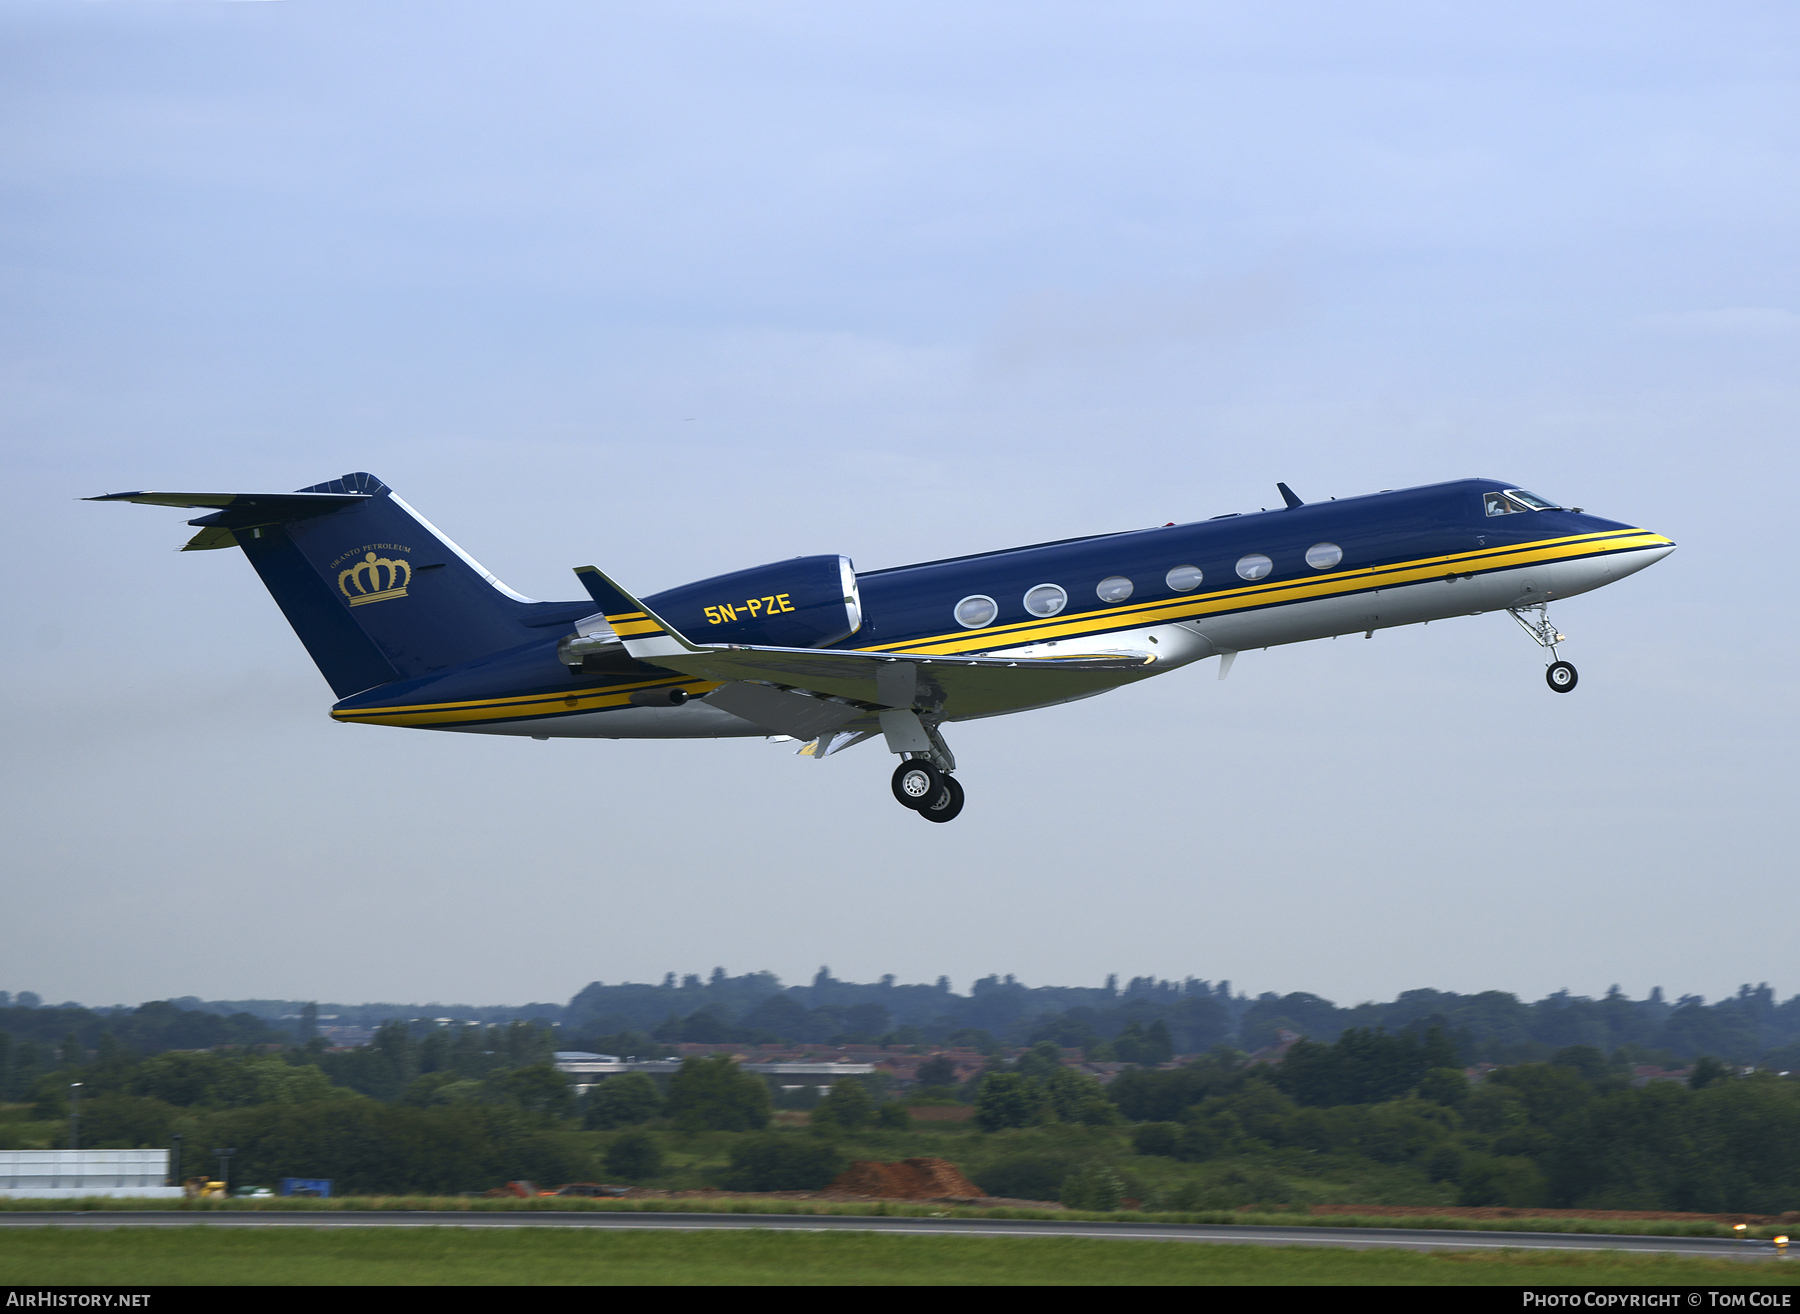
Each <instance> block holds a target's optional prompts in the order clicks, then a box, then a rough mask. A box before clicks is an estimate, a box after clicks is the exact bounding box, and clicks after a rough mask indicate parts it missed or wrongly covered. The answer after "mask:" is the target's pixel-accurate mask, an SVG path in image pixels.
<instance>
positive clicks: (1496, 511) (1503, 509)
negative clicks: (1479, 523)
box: [1481, 493, 1525, 516]
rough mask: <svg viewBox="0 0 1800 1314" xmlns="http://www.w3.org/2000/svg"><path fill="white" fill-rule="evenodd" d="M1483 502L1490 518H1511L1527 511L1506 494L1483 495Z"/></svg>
mask: <svg viewBox="0 0 1800 1314" xmlns="http://www.w3.org/2000/svg"><path fill="white" fill-rule="evenodd" d="M1481 501H1482V504H1483V505H1485V506H1486V507H1487V513H1488V514H1489V515H1490V516H1510V515H1514V514H1516V513H1518V512H1520V511H1523V510H1524V509H1525V508H1524V507H1522V506H1520V505H1519V504H1518V503H1517V502H1514V501H1512V500H1511V499H1510V498H1508V497H1507V496H1506V494H1505V493H1483V494H1482V495H1481Z"/></svg>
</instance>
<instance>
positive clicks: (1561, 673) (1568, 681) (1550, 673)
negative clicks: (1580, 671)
mask: <svg viewBox="0 0 1800 1314" xmlns="http://www.w3.org/2000/svg"><path fill="white" fill-rule="evenodd" d="M1578 678H1580V677H1578V676H1577V675H1576V674H1575V668H1574V667H1573V666H1571V665H1569V663H1567V662H1553V663H1551V666H1550V669H1549V670H1547V671H1545V672H1544V683H1546V684H1548V685H1549V686H1550V687H1551V688H1552V689H1554V690H1556V692H1557V693H1568V692H1569V690H1571V689H1573V688H1574V687H1575V681H1576V680H1577V679H1578Z"/></svg>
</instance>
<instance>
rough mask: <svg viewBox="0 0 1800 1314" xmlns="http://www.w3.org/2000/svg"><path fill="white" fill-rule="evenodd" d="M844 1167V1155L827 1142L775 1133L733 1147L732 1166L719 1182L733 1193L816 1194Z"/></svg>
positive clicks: (749, 1139)
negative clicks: (776, 1192)
mask: <svg viewBox="0 0 1800 1314" xmlns="http://www.w3.org/2000/svg"><path fill="white" fill-rule="evenodd" d="M843 1168H844V1159H843V1156H842V1155H840V1154H839V1153H838V1152H837V1148H836V1147H835V1146H833V1145H832V1144H831V1143H830V1142H829V1141H823V1140H820V1139H818V1138H817V1137H813V1136H783V1135H780V1134H779V1133H774V1134H770V1135H764V1136H752V1137H748V1138H746V1139H745V1140H743V1141H741V1142H739V1143H738V1144H737V1145H735V1146H733V1147H732V1150H731V1167H730V1168H728V1169H727V1170H726V1171H725V1173H724V1175H723V1177H722V1178H721V1179H720V1180H721V1182H722V1184H723V1185H724V1186H725V1187H726V1188H727V1189H729V1190H733V1191H816V1190H818V1189H820V1188H821V1187H824V1186H829V1185H830V1184H831V1180H832V1178H834V1177H836V1176H837V1175H838V1174H839V1173H840V1172H842V1171H843Z"/></svg>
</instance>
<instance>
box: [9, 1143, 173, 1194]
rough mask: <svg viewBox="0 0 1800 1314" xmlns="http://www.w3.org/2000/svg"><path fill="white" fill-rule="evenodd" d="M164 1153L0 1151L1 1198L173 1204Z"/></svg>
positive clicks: (165, 1153) (166, 1152) (153, 1151)
mask: <svg viewBox="0 0 1800 1314" xmlns="http://www.w3.org/2000/svg"><path fill="white" fill-rule="evenodd" d="M168 1183H169V1152H168V1151H167V1150H0V1197H7V1198H12V1199H23V1198H33V1199H40V1200H41V1199H52V1200H75V1199H80V1198H81V1197H83V1196H95V1195H103V1196H111V1197H113V1198H130V1199H137V1200H161V1199H168V1200H174V1199H179V1198H180V1197H181V1188H180V1187H179V1186H170V1185H169V1184H168Z"/></svg>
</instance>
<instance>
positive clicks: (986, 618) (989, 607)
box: [956, 593, 1000, 630]
mask: <svg viewBox="0 0 1800 1314" xmlns="http://www.w3.org/2000/svg"><path fill="white" fill-rule="evenodd" d="M999 614H1000V604H999V603H997V602H995V601H994V600H993V599H992V598H990V597H988V596H987V595H986V594H984V593H977V594H975V595H974V596H972V597H967V598H964V599H963V600H962V601H961V602H959V603H957V604H956V623H957V624H958V625H960V626H962V627H963V628H964V629H965V630H978V629H980V628H981V627H982V626H983V625H991V624H993V621H994V617H996V616H998V615H999Z"/></svg>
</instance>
